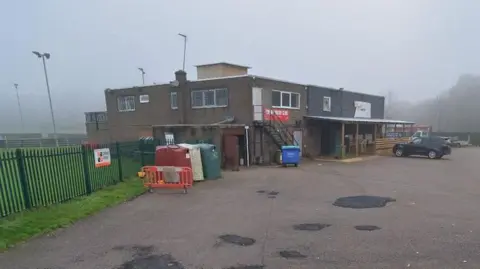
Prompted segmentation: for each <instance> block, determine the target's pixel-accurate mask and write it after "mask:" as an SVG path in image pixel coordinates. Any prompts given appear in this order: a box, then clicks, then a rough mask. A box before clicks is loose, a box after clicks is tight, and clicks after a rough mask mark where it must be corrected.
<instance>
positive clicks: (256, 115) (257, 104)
mask: <svg viewBox="0 0 480 269" xmlns="http://www.w3.org/2000/svg"><path fill="white" fill-rule="evenodd" d="M262 90H263V89H262V88H257V87H253V88H252V105H253V120H258V121H262V120H263V103H262V92H263V91H262Z"/></svg>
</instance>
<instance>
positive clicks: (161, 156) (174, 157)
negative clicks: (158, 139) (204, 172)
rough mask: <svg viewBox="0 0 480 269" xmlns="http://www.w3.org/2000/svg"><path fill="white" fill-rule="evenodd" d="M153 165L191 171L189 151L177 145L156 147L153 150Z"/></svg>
mask: <svg viewBox="0 0 480 269" xmlns="http://www.w3.org/2000/svg"><path fill="white" fill-rule="evenodd" d="M155 165H156V166H176V167H188V168H190V169H192V162H191V160H190V151H189V150H188V149H187V148H182V147H179V146H177V145H168V146H158V147H157V148H156V149H155Z"/></svg>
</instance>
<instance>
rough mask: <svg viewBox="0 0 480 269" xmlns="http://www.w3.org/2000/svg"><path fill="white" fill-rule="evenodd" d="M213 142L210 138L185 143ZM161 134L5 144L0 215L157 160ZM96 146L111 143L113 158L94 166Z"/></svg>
mask: <svg viewBox="0 0 480 269" xmlns="http://www.w3.org/2000/svg"><path fill="white" fill-rule="evenodd" d="M199 142H206V143H209V142H210V143H211V139H206V140H191V141H186V143H192V144H194V143H199ZM158 145H165V141H161V140H154V139H150V140H140V141H133V142H122V143H119V142H117V143H113V144H99V145H83V146H71V147H58V148H21V149H20V148H19V149H5V150H2V149H0V217H5V216H8V215H10V214H12V213H17V212H21V211H23V210H27V209H31V208H35V207H39V206H47V205H51V204H56V203H61V202H64V201H68V200H71V199H73V198H75V197H79V196H82V195H88V194H90V193H92V192H94V191H96V190H98V189H101V188H103V187H106V186H109V185H113V184H116V183H118V182H120V181H122V180H123V179H124V178H128V177H132V176H135V175H136V173H137V172H138V171H140V168H141V167H142V166H145V165H153V164H154V162H155V147H156V146H158ZM94 148H109V149H110V154H111V164H110V165H109V166H106V167H98V168H97V167H95V160H94Z"/></svg>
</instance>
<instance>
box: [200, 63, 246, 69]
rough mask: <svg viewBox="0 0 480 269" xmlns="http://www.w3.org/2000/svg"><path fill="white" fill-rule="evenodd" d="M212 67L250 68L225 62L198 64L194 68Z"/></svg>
mask: <svg viewBox="0 0 480 269" xmlns="http://www.w3.org/2000/svg"><path fill="white" fill-rule="evenodd" d="M212 65H229V66H233V67H239V68H246V69H250V68H251V67H250V66H246V65H240V64H232V63H227V62H218V63H209V64H199V65H195V67H206V66H212Z"/></svg>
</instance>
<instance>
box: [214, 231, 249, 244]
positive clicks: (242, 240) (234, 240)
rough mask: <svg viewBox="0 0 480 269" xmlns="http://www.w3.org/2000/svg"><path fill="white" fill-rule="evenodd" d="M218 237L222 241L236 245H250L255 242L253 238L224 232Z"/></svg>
mask: <svg viewBox="0 0 480 269" xmlns="http://www.w3.org/2000/svg"><path fill="white" fill-rule="evenodd" d="M219 238H220V239H222V240H223V241H224V242H227V243H230V244H234V245H238V246H251V245H253V244H255V239H253V238H249V237H243V236H239V235H235V234H224V235H221V236H219Z"/></svg>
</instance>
